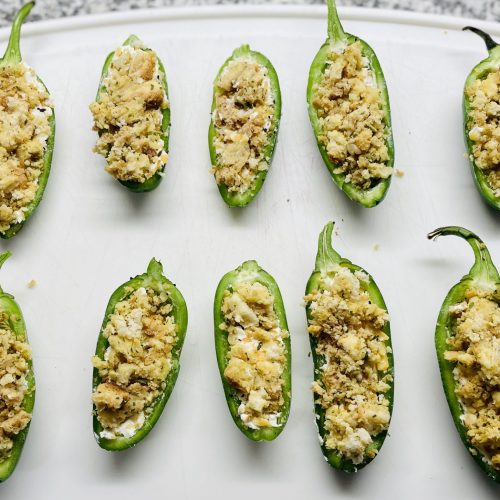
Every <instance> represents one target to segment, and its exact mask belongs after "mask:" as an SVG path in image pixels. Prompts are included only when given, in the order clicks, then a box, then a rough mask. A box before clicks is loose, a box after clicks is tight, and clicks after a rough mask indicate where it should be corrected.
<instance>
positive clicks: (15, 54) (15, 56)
mask: <svg viewBox="0 0 500 500" xmlns="http://www.w3.org/2000/svg"><path fill="white" fill-rule="evenodd" d="M34 6H35V2H29V3H27V4H26V5H23V6H22V7H21V8H20V9H19V10H18V11H17V14H16V17H14V22H13V23H12V28H11V31H10V37H9V43H8V44H7V48H6V49H5V54H4V55H3V57H2V59H1V60H0V66H6V65H7V64H19V63H20V62H21V49H20V47H19V38H20V36H21V26H22V24H23V21H24V20H25V19H26V16H27V15H28V14H29V13H30V11H31V9H32V8H33V7H34Z"/></svg>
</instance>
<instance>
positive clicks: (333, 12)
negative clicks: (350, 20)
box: [328, 0, 345, 41]
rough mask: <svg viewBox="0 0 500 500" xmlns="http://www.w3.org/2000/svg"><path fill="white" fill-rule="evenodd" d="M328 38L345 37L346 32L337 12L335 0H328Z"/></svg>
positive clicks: (340, 38)
mask: <svg viewBox="0 0 500 500" xmlns="http://www.w3.org/2000/svg"><path fill="white" fill-rule="evenodd" d="M328 38H330V39H331V40H333V41H337V40H342V39H344V38H345V32H344V29H343V28H342V24H341V22H340V19H339V15H338V13H337V5H336V3H335V0H328Z"/></svg>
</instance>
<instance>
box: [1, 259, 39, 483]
mask: <svg viewBox="0 0 500 500" xmlns="http://www.w3.org/2000/svg"><path fill="white" fill-rule="evenodd" d="M10 255H11V253H10V252H4V253H2V254H0V267H1V266H2V265H3V263H4V262H5V261H6V260H7V259H8V258H9V257H10ZM0 318H1V321H0V329H1V330H5V331H7V332H9V333H12V334H13V335H14V336H15V339H16V341H19V342H22V343H24V344H27V342H28V337H27V334H26V324H25V323H24V319H23V313H22V312H21V308H20V307H19V305H18V304H17V302H16V301H15V300H14V297H13V296H12V295H10V294H8V293H6V292H4V291H3V290H2V288H0ZM16 349H18V348H16ZM3 352H5V353H6V346H3ZM6 354H11V353H10V349H9V353H6ZM24 357H25V363H26V365H27V371H26V374H25V386H26V389H25V390H26V392H25V395H24V398H23V400H22V403H21V405H20V408H21V410H22V411H24V412H26V413H27V414H30V415H31V413H32V412H33V407H34V406H35V374H34V373H33V362H32V360H31V354H29V356H28V354H27V353H24ZM26 358H27V359H26ZM2 361H3V363H2V370H5V368H6V367H5V360H2ZM4 376H9V375H8V374H7V375H4ZM4 376H3V377H4ZM3 377H2V378H3ZM14 377H17V375H15V376H14ZM5 383H6V384H7V388H8V386H9V385H11V384H12V381H10V382H8V381H5ZM11 397H12V395H11ZM3 410H4V411H5V403H3ZM29 427H30V422H28V423H27V425H25V427H24V428H22V429H21V430H20V432H18V433H17V434H14V435H12V437H11V439H12V442H13V444H12V448H11V449H10V451H9V452H8V454H7V455H6V457H5V458H3V459H0V482H3V481H5V480H7V479H8V478H9V477H10V475H11V474H12V473H13V472H14V469H15V468H16V465H17V463H18V462H19V459H20V458H21V452H22V451H23V447H24V442H25V441H26V437H27V435H28V431H29ZM4 430H5V429H4ZM2 434H3V435H5V434H4V433H2Z"/></svg>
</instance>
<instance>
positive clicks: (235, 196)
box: [208, 45, 281, 207]
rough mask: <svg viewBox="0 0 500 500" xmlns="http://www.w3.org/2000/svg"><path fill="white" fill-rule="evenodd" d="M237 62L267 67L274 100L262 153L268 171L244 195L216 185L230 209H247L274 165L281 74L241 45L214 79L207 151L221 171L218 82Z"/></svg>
mask: <svg viewBox="0 0 500 500" xmlns="http://www.w3.org/2000/svg"><path fill="white" fill-rule="evenodd" d="M238 59H248V60H251V61H253V62H255V63H257V64H260V65H262V66H264V67H265V68H266V70H267V74H268V77H269V80H270V91H271V96H272V99H273V105H274V114H273V116H272V119H271V121H270V124H269V125H268V129H267V132H266V134H267V137H268V139H267V143H266V145H265V146H264V149H263V154H262V156H263V157H264V159H265V162H266V163H267V168H266V169H262V170H259V171H258V172H257V174H256V175H255V179H254V180H253V182H252V183H251V185H250V186H249V187H248V189H246V190H245V191H242V192H240V191H230V190H229V188H228V186H226V185H225V184H222V183H221V184H219V183H218V184H217V187H218V188H219V192H220V194H221V196H222V199H223V200H224V201H225V202H226V203H227V205H229V206H230V207H244V206H246V205H248V204H249V203H250V202H251V201H252V200H253V199H254V198H255V196H257V193H258V192H259V191H260V189H261V188H262V185H263V184H264V181H265V180H266V176H267V173H268V171H269V168H270V167H271V162H272V159H273V155H274V149H275V146H276V141H277V138H278V129H279V124H280V119H281V91H280V84H279V80H278V75H277V73H276V70H275V69H274V66H273V65H272V64H271V61H269V59H268V58H267V57H265V56H264V55H263V54H261V53H260V52H256V51H253V50H251V49H250V47H249V46H248V45H242V46H241V47H239V48H237V49H236V50H235V51H234V52H233V53H232V55H231V56H230V57H229V58H228V59H227V60H226V61H225V62H224V64H223V65H222V67H221V68H220V70H219V72H218V73H217V76H216V77H215V80H214V84H213V85H214V94H213V99H212V109H211V113H212V119H211V121H210V127H209V129H208V149H209V152H210V160H211V162H212V165H213V167H214V168H218V166H219V158H218V156H219V155H218V153H217V151H216V148H215V144H214V141H215V139H216V136H217V132H216V129H215V125H214V116H213V114H214V111H215V108H216V99H217V95H218V94H219V93H220V92H221V91H220V89H219V87H218V81H219V78H220V76H221V75H222V73H223V72H224V70H225V69H226V68H227V66H228V65H229V64H230V63H231V62H232V61H236V60H238Z"/></svg>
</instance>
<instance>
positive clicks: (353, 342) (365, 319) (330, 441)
mask: <svg viewBox="0 0 500 500" xmlns="http://www.w3.org/2000/svg"><path fill="white" fill-rule="evenodd" d="M367 280H368V276H367V275H366V274H364V273H362V272H360V271H356V272H351V271H350V270H349V269H347V268H345V267H340V266H337V267H336V268H335V269H334V274H333V275H327V274H325V275H323V276H322V277H321V278H320V282H319V289H318V290H315V291H313V292H312V293H310V294H309V295H307V296H306V297H305V301H306V303H307V304H308V310H309V316H310V319H309V327H308V331H309V333H310V335H312V336H313V337H315V339H316V342H317V345H316V349H315V351H316V352H315V354H316V356H318V357H319V358H320V359H322V360H323V366H321V368H320V370H319V373H318V375H319V377H318V379H317V380H316V381H315V382H314V383H313V386H312V389H313V392H314V397H315V401H316V404H319V405H321V407H322V408H323V409H324V410H325V429H326V436H325V445H326V447H327V448H329V449H333V450H336V452H337V453H339V454H340V455H341V456H343V457H344V458H345V459H349V460H352V462H353V463H354V464H359V463H361V462H362V461H363V460H365V458H366V457H369V458H373V457H374V456H375V455H376V453H377V450H375V449H371V450H367V448H368V447H369V446H370V444H371V443H372V441H373V439H372V438H373V437H374V436H377V435H378V434H380V433H381V432H384V431H386V430H387V429H388V426H389V420H390V412H389V400H388V399H387V396H386V394H387V392H388V391H389V390H390V385H389V384H390V382H391V381H392V375H391V370H390V366H389V359H388V354H387V353H388V347H387V346H386V344H385V342H386V341H387V340H388V336H387V335H386V333H385V332H384V327H385V326H386V324H387V322H388V320H389V317H388V314H387V311H385V310H384V309H382V308H381V307H379V306H378V305H376V304H373V303H372V302H371V301H370V296H369V295H368V292H366V291H365V290H364V289H363V283H366V282H367Z"/></svg>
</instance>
